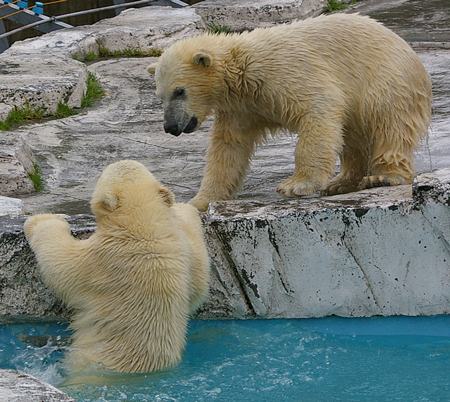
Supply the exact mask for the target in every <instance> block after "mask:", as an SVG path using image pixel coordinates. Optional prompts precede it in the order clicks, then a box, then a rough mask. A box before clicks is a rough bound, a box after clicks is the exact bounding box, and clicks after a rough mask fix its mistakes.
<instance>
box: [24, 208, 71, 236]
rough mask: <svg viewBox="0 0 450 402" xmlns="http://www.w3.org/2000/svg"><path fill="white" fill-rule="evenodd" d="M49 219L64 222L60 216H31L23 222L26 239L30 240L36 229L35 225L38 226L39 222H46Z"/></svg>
mask: <svg viewBox="0 0 450 402" xmlns="http://www.w3.org/2000/svg"><path fill="white" fill-rule="evenodd" d="M51 219H56V220H60V221H63V222H66V220H65V219H64V218H63V217H62V216H59V215H55V214H39V215H33V216H31V217H30V218H28V219H27V220H26V221H25V225H24V230H25V235H26V236H27V238H28V239H30V238H31V237H32V236H33V233H34V229H35V228H36V226H37V225H39V224H40V223H41V222H44V221H48V220H51Z"/></svg>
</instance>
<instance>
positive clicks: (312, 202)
mask: <svg viewBox="0 0 450 402" xmlns="http://www.w3.org/2000/svg"><path fill="white" fill-rule="evenodd" d="M67 218H68V219H69V222H70V223H71V227H72V230H73V233H74V235H76V236H78V237H80V238H81V237H85V236H89V235H90V234H91V233H92V231H93V230H94V229H95V221H94V219H93V217H92V216H91V215H73V216H70V217H67ZM203 218H204V225H205V232H206V239H207V244H208V249H209V254H210V256H211V260H212V281H211V290H210V297H209V299H208V301H207V303H205V305H204V306H202V308H201V309H200V311H199V312H198V313H197V315H196V316H197V317H198V318H208V319H213V318H302V317H323V316H329V315H338V316H344V317H368V316H373V315H434V314H446V313H448V312H449V310H450V304H449V298H450V282H449V281H448V276H449V274H450V271H449V269H450V246H449V245H450V169H443V170H440V171H437V172H434V173H428V174H423V175H419V176H418V177H417V179H416V181H415V183H414V185H413V188H411V186H398V187H395V188H378V189H371V190H364V191H361V192H358V193H352V194H346V195H338V196H332V197H320V198H318V197H311V198H308V199H303V200H279V201H275V202H272V201H271V202H267V201H266V202H264V201H259V200H253V201H252V200H236V201H229V202H217V203H213V204H211V206H210V209H209V211H208V213H207V214H206V215H205V216H204V217H203ZM25 219H26V218H25V217H23V216H18V217H11V216H5V217H0V227H1V228H3V229H2V232H1V238H0V261H2V265H1V267H0V277H1V278H2V281H1V283H0V290H1V291H0V316H3V320H7V319H8V317H10V318H13V317H14V316H22V317H23V319H27V318H32V317H34V318H35V317H47V318H49V319H50V318H55V317H58V318H67V317H69V316H70V312H69V311H67V310H66V309H65V308H64V307H63V306H62V305H61V303H60V301H59V300H58V299H57V298H56V296H55V295H54V294H53V292H51V291H50V290H49V289H47V288H46V287H45V285H44V284H43V283H42V281H41V279H40V275H39V270H38V267H37V265H36V261H35V259H34V256H33V254H32V252H31V250H30V248H29V246H28V243H27V242H26V240H25V237H24V234H23V222H24V220H25Z"/></svg>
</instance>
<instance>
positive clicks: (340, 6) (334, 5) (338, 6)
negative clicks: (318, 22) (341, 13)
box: [326, 0, 347, 13]
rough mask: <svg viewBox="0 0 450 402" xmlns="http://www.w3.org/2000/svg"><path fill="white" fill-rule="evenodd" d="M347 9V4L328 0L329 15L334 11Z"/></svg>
mask: <svg viewBox="0 0 450 402" xmlns="http://www.w3.org/2000/svg"><path fill="white" fill-rule="evenodd" d="M346 8H347V4H345V3H341V2H340V1H337V0H328V1H327V7H326V10H327V13H331V12H333V11H338V10H345V9H346Z"/></svg>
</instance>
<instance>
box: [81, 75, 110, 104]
mask: <svg viewBox="0 0 450 402" xmlns="http://www.w3.org/2000/svg"><path fill="white" fill-rule="evenodd" d="M104 94H105V91H104V89H103V88H102V87H101V85H100V83H99V80H98V78H97V77H96V76H95V74H92V73H91V72H90V71H88V79H87V88H86V92H85V93H84V95H83V99H82V100H81V108H82V109H84V108H86V107H89V106H92V105H93V104H94V103H95V101H96V100H97V99H99V98H101V97H102V96H103V95H104Z"/></svg>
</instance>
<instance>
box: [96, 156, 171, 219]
mask: <svg viewBox="0 0 450 402" xmlns="http://www.w3.org/2000/svg"><path fill="white" fill-rule="evenodd" d="M174 202H175V196H174V194H173V193H172V192H171V191H170V190H168V189H167V188H166V187H164V186H163V185H162V184H161V183H159V181H158V180H156V178H155V177H154V176H153V175H152V174H151V173H150V172H149V171H148V170H147V168H146V167H145V166H144V165H143V164H141V163H139V162H136V161H132V160H122V161H120V162H116V163H113V164H111V165H109V166H108V167H107V168H106V169H105V170H104V171H103V173H102V175H101V176H100V178H99V180H98V182H97V185H96V187H95V190H94V194H93V196H92V200H91V209H92V212H93V213H94V215H95V217H96V219H97V222H99V223H100V222H101V220H102V218H104V217H105V216H110V215H111V214H113V213H114V212H117V213H118V214H120V213H123V214H129V213H131V211H135V210H138V209H139V208H142V207H143V206H145V205H148V204H150V203H153V204H154V203H156V204H159V205H161V206H163V207H170V206H172V205H173V204H174Z"/></svg>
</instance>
